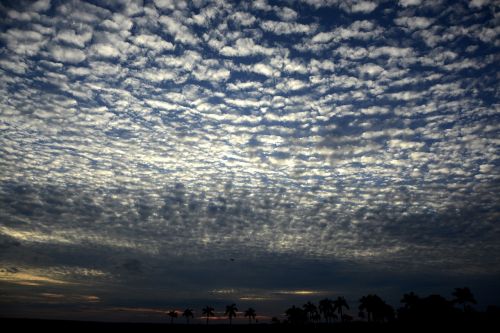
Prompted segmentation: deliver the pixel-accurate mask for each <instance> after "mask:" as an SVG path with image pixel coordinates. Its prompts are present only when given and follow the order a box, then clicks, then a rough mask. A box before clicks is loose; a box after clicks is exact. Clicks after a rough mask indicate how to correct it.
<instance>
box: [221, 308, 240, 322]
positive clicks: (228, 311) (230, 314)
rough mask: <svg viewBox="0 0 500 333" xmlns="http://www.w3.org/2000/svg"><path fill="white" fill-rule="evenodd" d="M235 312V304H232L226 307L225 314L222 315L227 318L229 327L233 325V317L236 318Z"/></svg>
mask: <svg viewBox="0 0 500 333" xmlns="http://www.w3.org/2000/svg"><path fill="white" fill-rule="evenodd" d="M236 311H238V308H237V307H236V304H234V303H233V304H231V305H227V306H226V312H225V313H224V314H225V315H226V316H228V317H229V325H231V324H232V323H233V317H236Z"/></svg>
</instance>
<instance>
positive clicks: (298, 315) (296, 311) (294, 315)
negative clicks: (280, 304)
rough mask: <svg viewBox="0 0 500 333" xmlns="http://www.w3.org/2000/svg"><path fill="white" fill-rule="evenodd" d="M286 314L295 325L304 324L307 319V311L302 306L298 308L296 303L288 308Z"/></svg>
mask: <svg viewBox="0 0 500 333" xmlns="http://www.w3.org/2000/svg"><path fill="white" fill-rule="evenodd" d="M285 314H286V316H287V317H288V321H289V322H290V323H291V324H294V325H297V324H304V323H305V322H306V321H307V313H306V311H305V310H303V309H301V308H297V307H296V306H295V305H293V306H292V307H291V308H289V309H287V310H286V311H285Z"/></svg>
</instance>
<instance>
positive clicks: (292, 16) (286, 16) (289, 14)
mask: <svg viewBox="0 0 500 333" xmlns="http://www.w3.org/2000/svg"><path fill="white" fill-rule="evenodd" d="M276 15H278V17H279V18H280V19H282V20H283V21H294V20H296V19H297V17H298V16H299V15H298V14H297V12H296V11H295V10H293V9H292V8H288V7H280V8H279V9H277V10H276Z"/></svg>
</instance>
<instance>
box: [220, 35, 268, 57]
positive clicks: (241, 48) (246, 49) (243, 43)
mask: <svg viewBox="0 0 500 333" xmlns="http://www.w3.org/2000/svg"><path fill="white" fill-rule="evenodd" d="M273 53H274V49H272V48H268V47H265V46H262V45H258V44H255V42H254V40H253V39H251V38H240V39H238V40H236V42H235V43H234V45H233V46H224V47H223V48H222V49H221V50H220V54H222V55H224V56H227V57H246V56H251V55H256V54H265V55H271V54H273Z"/></svg>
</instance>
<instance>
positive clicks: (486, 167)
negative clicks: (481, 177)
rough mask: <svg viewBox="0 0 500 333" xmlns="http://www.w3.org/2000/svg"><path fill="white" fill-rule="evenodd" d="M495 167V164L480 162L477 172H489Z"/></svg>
mask: <svg viewBox="0 0 500 333" xmlns="http://www.w3.org/2000/svg"><path fill="white" fill-rule="evenodd" d="M494 169H495V166H494V165H493V164H481V165H480V166H479V172H481V173H490V172H491V171H493V170H494Z"/></svg>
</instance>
